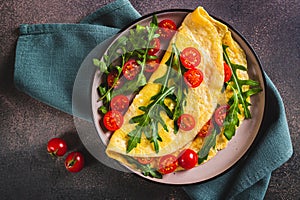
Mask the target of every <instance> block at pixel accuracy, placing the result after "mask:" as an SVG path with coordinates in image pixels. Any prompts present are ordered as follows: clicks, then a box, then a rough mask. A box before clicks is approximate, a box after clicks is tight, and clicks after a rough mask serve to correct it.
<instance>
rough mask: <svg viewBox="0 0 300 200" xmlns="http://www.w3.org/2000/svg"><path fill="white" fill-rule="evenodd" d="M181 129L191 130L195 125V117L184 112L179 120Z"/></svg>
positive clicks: (178, 123)
mask: <svg viewBox="0 0 300 200" xmlns="http://www.w3.org/2000/svg"><path fill="white" fill-rule="evenodd" d="M177 125H178V127H179V129H182V130H184V131H190V130H192V129H193V128H194V127H195V119H194V117H193V116H192V115H189V114H182V115H180V117H179V118H178V120H177Z"/></svg>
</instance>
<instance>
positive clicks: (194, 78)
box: [183, 68, 203, 88]
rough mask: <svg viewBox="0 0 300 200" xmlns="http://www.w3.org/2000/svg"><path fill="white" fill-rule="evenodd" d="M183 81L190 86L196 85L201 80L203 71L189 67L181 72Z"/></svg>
mask: <svg viewBox="0 0 300 200" xmlns="http://www.w3.org/2000/svg"><path fill="white" fill-rule="evenodd" d="M183 77H184V81H185V83H186V84H187V85H188V86H189V87H191V88H196V87H198V86H199V85H200V84H201V83H202V81H203V73H202V72H201V71H200V70H199V69H196V68H194V69H189V70H188V71H186V72H185V73H184V74H183Z"/></svg>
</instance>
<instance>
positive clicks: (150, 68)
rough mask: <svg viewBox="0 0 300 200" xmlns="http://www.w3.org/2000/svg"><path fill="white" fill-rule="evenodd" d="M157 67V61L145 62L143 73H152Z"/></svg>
mask: <svg viewBox="0 0 300 200" xmlns="http://www.w3.org/2000/svg"><path fill="white" fill-rule="evenodd" d="M158 67H159V59H152V60H147V62H146V67H145V71H146V72H154V71H155V70H156V69H157V68H158Z"/></svg>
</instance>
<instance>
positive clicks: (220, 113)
mask: <svg viewBox="0 0 300 200" xmlns="http://www.w3.org/2000/svg"><path fill="white" fill-rule="evenodd" d="M229 108H230V107H229V105H222V106H220V107H218V108H217V109H216V111H215V114H214V119H215V122H216V123H217V124H218V126H223V123H224V120H225V118H226V115H227V113H228V110H229Z"/></svg>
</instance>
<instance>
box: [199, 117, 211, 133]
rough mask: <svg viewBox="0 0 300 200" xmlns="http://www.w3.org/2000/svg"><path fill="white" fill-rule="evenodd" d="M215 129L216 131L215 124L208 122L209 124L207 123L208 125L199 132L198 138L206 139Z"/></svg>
mask: <svg viewBox="0 0 300 200" xmlns="http://www.w3.org/2000/svg"><path fill="white" fill-rule="evenodd" d="M213 129H214V124H213V123H211V120H208V122H206V124H205V125H204V126H203V127H202V128H201V130H200V131H199V133H198V136H199V137H206V136H208V135H210V134H211V132H212V130H213Z"/></svg>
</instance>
